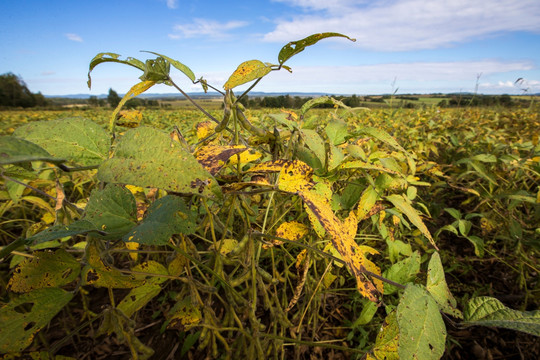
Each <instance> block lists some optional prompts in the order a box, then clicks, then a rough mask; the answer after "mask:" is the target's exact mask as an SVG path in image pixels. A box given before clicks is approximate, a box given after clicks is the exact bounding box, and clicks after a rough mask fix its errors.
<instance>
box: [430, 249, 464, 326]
mask: <svg viewBox="0 0 540 360" xmlns="http://www.w3.org/2000/svg"><path fill="white" fill-rule="evenodd" d="M426 288H427V291H429V293H430V294H431V296H432V297H433V299H435V301H436V302H437V304H439V307H440V308H441V310H442V311H444V312H445V313H447V314H450V315H452V316H454V317H457V318H460V319H463V315H462V314H461V311H459V310H458V309H457V308H456V305H457V303H456V299H454V297H453V296H452V293H451V292H450V289H448V285H446V279H445V277H444V269H443V266H442V262H441V257H440V256H439V253H438V252H435V253H433V255H431V260H430V261H429V266H428V274H427V283H426Z"/></svg>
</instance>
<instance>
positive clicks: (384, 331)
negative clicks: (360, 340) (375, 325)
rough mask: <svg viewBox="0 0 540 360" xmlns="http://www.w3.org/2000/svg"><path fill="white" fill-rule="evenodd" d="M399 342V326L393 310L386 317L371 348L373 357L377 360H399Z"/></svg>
mask: <svg viewBox="0 0 540 360" xmlns="http://www.w3.org/2000/svg"><path fill="white" fill-rule="evenodd" d="M398 344H399V327H398V323H397V318H396V312H395V311H392V312H391V313H390V314H388V315H387V316H386V318H385V319H384V323H383V325H382V326H381V329H380V330H379V333H378V334H377V340H375V346H374V347H373V349H372V350H371V352H372V353H373V357H374V358H375V359H377V360H399V354H398ZM368 359H370V357H368Z"/></svg>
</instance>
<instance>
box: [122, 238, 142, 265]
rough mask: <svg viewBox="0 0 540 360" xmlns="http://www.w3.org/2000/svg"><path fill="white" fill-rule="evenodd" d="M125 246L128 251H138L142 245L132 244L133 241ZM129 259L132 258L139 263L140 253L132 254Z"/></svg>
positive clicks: (134, 252)
mask: <svg viewBox="0 0 540 360" xmlns="http://www.w3.org/2000/svg"><path fill="white" fill-rule="evenodd" d="M125 244H126V248H127V249H128V250H137V249H138V248H139V246H140V245H141V244H139V243H136V242H131V241H129V242H126V243H125ZM129 257H130V258H131V260H133V261H137V259H138V258H139V253H138V252H136V251H133V252H130V253H129Z"/></svg>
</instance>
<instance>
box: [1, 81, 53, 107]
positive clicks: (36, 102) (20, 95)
mask: <svg viewBox="0 0 540 360" xmlns="http://www.w3.org/2000/svg"><path fill="white" fill-rule="evenodd" d="M45 105H47V100H46V99H45V97H44V96H43V95H42V94H41V93H37V94H32V92H31V91H30V90H28V87H27V86H26V84H25V82H24V81H23V79H22V78H21V77H19V76H17V75H15V74H13V73H6V74H2V75H0V106H2V107H23V108H27V107H33V106H45Z"/></svg>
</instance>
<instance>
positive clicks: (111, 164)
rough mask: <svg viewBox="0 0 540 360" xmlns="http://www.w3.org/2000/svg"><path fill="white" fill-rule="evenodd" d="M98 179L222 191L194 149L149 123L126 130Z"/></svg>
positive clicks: (181, 190)
mask: <svg viewBox="0 0 540 360" xmlns="http://www.w3.org/2000/svg"><path fill="white" fill-rule="evenodd" d="M98 179H99V180H101V181H105V182H110V183H122V184H130V185H136V186H141V187H157V188H161V189H165V190H168V191H173V192H179V193H191V194H201V195H211V194H212V191H215V192H216V193H219V192H220V188H219V186H218V185H217V181H216V180H215V179H214V177H213V176H212V175H210V173H209V172H208V171H206V170H205V169H204V168H203V167H202V165H201V164H199V162H198V161H197V160H196V159H195V157H194V156H193V155H192V154H191V153H189V152H187V151H186V150H185V149H183V148H182V145H180V144H179V143H178V142H176V141H173V140H171V138H170V137H169V135H168V134H167V133H166V132H163V131H161V130H157V129H153V128H148V127H138V128H136V129H132V130H129V131H127V132H126V134H125V135H124V136H123V137H122V139H120V141H119V143H118V146H117V147H116V151H115V153H114V156H113V157H112V158H111V159H108V160H107V161H105V162H104V163H103V164H102V165H101V166H100V167H99V170H98Z"/></svg>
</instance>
